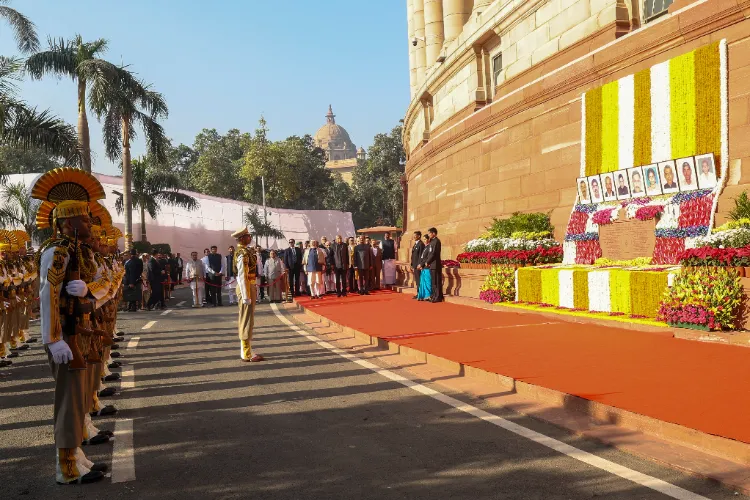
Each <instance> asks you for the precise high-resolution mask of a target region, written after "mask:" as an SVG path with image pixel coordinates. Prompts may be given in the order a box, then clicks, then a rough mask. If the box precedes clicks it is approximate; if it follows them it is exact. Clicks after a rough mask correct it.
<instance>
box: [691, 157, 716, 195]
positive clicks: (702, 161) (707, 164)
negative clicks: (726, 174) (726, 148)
mask: <svg viewBox="0 0 750 500" xmlns="http://www.w3.org/2000/svg"><path fill="white" fill-rule="evenodd" d="M695 166H696V168H697V169H698V172H697V173H698V187H699V188H701V189H713V188H714V187H716V163H715V162H714V154H713V153H708V154H705V155H698V156H696V157H695Z"/></svg>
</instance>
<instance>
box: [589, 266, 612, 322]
mask: <svg viewBox="0 0 750 500" xmlns="http://www.w3.org/2000/svg"><path fill="white" fill-rule="evenodd" d="M588 278H589V309H590V310H592V311H601V312H610V311H612V304H611V299H610V294H609V271H591V272H590V273H589V274H588Z"/></svg>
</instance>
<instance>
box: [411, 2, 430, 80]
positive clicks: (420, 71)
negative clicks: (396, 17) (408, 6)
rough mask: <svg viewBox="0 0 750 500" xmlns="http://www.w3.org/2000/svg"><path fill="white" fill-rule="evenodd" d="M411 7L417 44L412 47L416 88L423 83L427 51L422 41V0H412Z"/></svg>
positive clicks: (423, 38)
mask: <svg viewBox="0 0 750 500" xmlns="http://www.w3.org/2000/svg"><path fill="white" fill-rule="evenodd" d="M412 9H413V10H412V16H411V21H412V23H413V24H414V36H415V37H417V46H416V47H415V48H414V52H415V57H414V59H415V61H416V64H415V67H416V74H417V85H416V88H419V87H421V86H422V84H423V83H424V74H425V68H426V67H427V62H426V61H427V53H426V51H425V42H424V40H425V37H424V0H412ZM409 43H411V41H409Z"/></svg>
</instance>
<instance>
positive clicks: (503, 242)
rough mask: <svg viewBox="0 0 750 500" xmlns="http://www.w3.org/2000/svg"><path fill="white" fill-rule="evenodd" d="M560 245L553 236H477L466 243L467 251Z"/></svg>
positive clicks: (533, 248) (526, 248) (494, 250)
mask: <svg viewBox="0 0 750 500" xmlns="http://www.w3.org/2000/svg"><path fill="white" fill-rule="evenodd" d="M557 246H560V244H559V243H558V242H557V241H555V240H554V239H553V238H544V239H541V240H522V239H519V238H490V239H481V238H477V239H474V240H471V241H469V242H468V243H466V245H464V250H465V251H466V252H497V251H499V250H535V249H537V248H539V247H542V248H552V247H557Z"/></svg>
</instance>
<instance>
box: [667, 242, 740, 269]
mask: <svg viewBox="0 0 750 500" xmlns="http://www.w3.org/2000/svg"><path fill="white" fill-rule="evenodd" d="M680 263H681V264H682V265H683V266H690V267H693V266H714V267H726V266H729V267H750V246H746V247H741V248H713V247H700V248H690V249H687V250H685V251H684V252H682V254H681V255H680Z"/></svg>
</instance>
